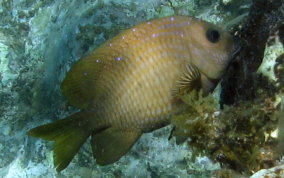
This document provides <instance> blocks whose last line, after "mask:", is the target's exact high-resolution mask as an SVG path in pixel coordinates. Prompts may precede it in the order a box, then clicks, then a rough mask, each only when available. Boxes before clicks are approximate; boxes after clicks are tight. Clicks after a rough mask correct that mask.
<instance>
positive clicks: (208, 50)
mask: <svg viewBox="0 0 284 178" xmlns="http://www.w3.org/2000/svg"><path fill="white" fill-rule="evenodd" d="M235 49H236V45H235V44H234V42H233V38H232V36H231V35H230V34H228V33H227V32H225V31H223V30H222V29H220V28H219V27H217V26H216V25H214V24H211V23H208V22H205V21H202V20H199V19H195V18H193V17H186V16H173V17H166V18H161V19H155V20H151V21H148V22H144V23H142V24H139V25H136V26H134V27H133V28H131V29H128V30H125V31H123V32H122V33H120V34H119V35H117V36H116V37H114V38H113V39H111V40H108V41H106V42H105V43H104V44H103V45H101V46H100V47H98V48H97V49H96V50H94V51H93V52H91V53H90V54H89V55H88V56H86V57H84V58H82V59H81V60H79V61H78V62H77V63H76V64H75V65H74V66H73V68H72V69H71V70H70V71H69V73H68V74H67V76H66V78H65V79H64V81H63V83H62V85H61V89H62V92H63V94H64V96H65V97H66V98H67V99H68V101H69V102H70V104H72V105H73V106H75V107H78V108H79V109H80V112H78V113H75V114H73V115H71V116H69V117H67V118H65V119H62V120H58V121H55V122H53V123H50V124H46V125H43V126H39V127H36V128H34V129H31V130H30V131H29V132H28V135H31V136H35V137H39V138H42V139H45V140H50V141H54V165H55V167H56V169H57V170H58V171H61V170H63V169H65V168H66V167H67V166H68V164H69V163H70V161H71V160H72V159H73V157H74V156H75V154H76V153H77V152H78V150H79V149H80V147H81V146H82V144H83V143H84V142H85V141H86V140H87V138H88V137H89V136H91V146H92V151H93V155H94V158H95V159H96V161H97V163H98V164H99V165H106V164H110V163H113V162H115V161H117V160H119V159H120V158H121V157H122V156H123V155H124V154H126V153H127V151H128V150H129V149H130V148H131V147H132V145H133V144H134V143H135V142H136V140H137V139H138V138H139V137H140V136H141V135H142V134H143V133H145V132H150V131H153V130H155V129H158V128H161V127H163V126H166V125H167V124H169V123H170V118H171V115H173V114H175V113H178V112H179V111H180V110H181V108H180V107H179V106H180V105H177V103H178V96H180V95H182V94H184V93H187V92H189V91H191V90H193V89H202V90H203V92H204V93H208V92H210V91H212V90H213V89H214V88H215V86H216V82H217V81H218V80H219V79H220V78H221V76H222V74H223V72H224V70H225V69H226V67H227V65H228V63H229V61H230V54H231V53H233V52H234V51H235Z"/></svg>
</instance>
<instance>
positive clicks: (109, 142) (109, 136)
mask: <svg viewBox="0 0 284 178" xmlns="http://www.w3.org/2000/svg"><path fill="white" fill-rule="evenodd" d="M141 134H142V133H141V131H140V130H134V129H131V130H119V129H116V128H113V127H110V128H108V129H106V130H103V131H102V132H99V133H94V134H93V135H92V140H91V145H92V150H93V155H94V157H95V159H96V161H97V163H98V164H99V165H107V164H111V163H114V162H116V161H118V160H119V159H120V158H121V157H122V156H123V155H124V154H126V153H127V152H128V150H129V149H130V148H131V147H132V145H133V144H134V143H135V142H136V140H137V139H138V138H139V137H140V136H141Z"/></svg>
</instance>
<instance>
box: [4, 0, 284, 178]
mask: <svg viewBox="0 0 284 178" xmlns="http://www.w3.org/2000/svg"><path fill="white" fill-rule="evenodd" d="M252 3H253V1H250V0H202V1H201V0H200V1H199V0H143V1H142V0H60V1H59V0H58V1H52V0H43V1H41V0H0V102H1V104H0V177H5V178H22V177H27V178H31V177H75V178H80V177H84V178H87V177H169V178H170V177H172V178H174V177H211V174H212V172H214V171H215V170H218V169H220V164H218V163H216V162H215V163H214V162H213V161H210V159H209V158H207V157H205V156H200V157H197V159H195V160H194V161H193V160H192V159H191V155H192V152H191V151H190V149H189V147H188V145H187V144H186V143H184V144H182V145H176V144H175V139H171V140H168V137H169V135H170V132H171V128H172V126H168V127H166V128H163V129H160V130H157V131H155V132H152V133H148V134H144V135H143V136H142V137H141V138H140V139H139V141H138V142H137V143H136V144H135V146H134V147H133V148H132V149H131V151H130V152H129V153H127V155H126V156H124V157H123V158H122V159H121V160H120V161H118V162H116V163H114V164H112V165H109V166H103V167H102V166H98V165H97V164H96V163H95V160H94V159H93V157H92V153H91V149H90V146H89V144H85V145H84V146H83V147H82V148H81V150H80V152H79V154H78V155H77V156H76V157H75V159H74V160H73V161H72V162H71V164H70V165H69V167H68V168H67V169H65V170H64V171H62V172H61V173H57V172H56V171H55V169H54V167H53V158H52V143H50V142H46V141H43V140H40V139H36V138H31V137H28V136H27V135H26V132H27V131H28V130H29V129H31V128H33V127H35V126H38V125H41V124H44V123H48V122H51V121H54V120H56V119H59V118H64V117H66V116H67V115H69V114H71V113H73V112H75V111H76V108H73V107H71V106H69V105H68V104H67V102H66V101H65V99H64V98H63V96H62V94H61V92H60V90H59V86H60V83H61V81H62V80H63V78H64V76H65V74H66V72H67V71H68V70H69V69H70V67H71V66H72V64H73V63H74V62H75V61H77V60H78V59H80V57H82V56H84V55H85V54H87V53H88V52H89V51H91V50H93V49H94V48H96V47H97V46H98V45H100V44H101V43H102V42H104V41H105V40H106V39H109V38H111V37H113V36H114V35H116V34H117V33H118V32H120V31H122V30H124V29H126V28H129V27H131V26H133V25H135V24H137V23H139V22H142V21H145V20H149V19H153V18H158V17H164V16H170V15H191V16H196V17H198V18H201V19H204V20H207V21H210V22H212V23H215V24H219V25H221V26H224V27H228V28H229V27H230V26H234V25H237V24H240V23H241V22H242V20H243V19H245V18H246V17H247V16H248V14H249V11H250V7H251V5H252ZM282 9H283V12H284V8H282ZM282 35H283V34H282ZM276 36H277V35H276ZM274 39H275V40H274V42H273V43H272V44H270V45H269V46H267V48H266V50H265V57H264V62H263V64H262V65H261V67H260V69H259V71H258V72H260V73H263V74H264V76H268V77H269V80H272V81H276V80H277V79H276V78H275V75H274V73H273V71H272V70H270V69H271V68H273V67H274V66H275V64H276V62H275V61H276V59H277V58H278V57H279V56H280V55H281V54H283V51H284V50H283V44H282V43H281V39H279V37H275V38H274ZM280 84H283V83H280ZM218 89H219V90H218ZM218 89H217V90H216V91H215V96H216V97H215V99H216V100H217V101H218V96H219V93H220V86H219V87H218ZM275 94H276V93H275ZM282 94H283V93H282ZM277 95H278V96H277V98H278V100H276V101H275V105H277V104H279V102H280V100H281V99H280V100H279V98H281V93H280V92H278V93H277ZM277 102H278V103H277ZM217 103H218V102H217ZM216 108H218V107H216ZM216 112H222V111H219V109H218V111H216ZM282 169H283V168H282Z"/></svg>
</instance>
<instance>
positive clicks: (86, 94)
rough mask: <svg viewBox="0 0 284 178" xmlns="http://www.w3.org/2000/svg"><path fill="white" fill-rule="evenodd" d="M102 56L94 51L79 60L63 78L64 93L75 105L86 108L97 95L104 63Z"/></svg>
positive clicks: (62, 88)
mask: <svg viewBox="0 0 284 178" xmlns="http://www.w3.org/2000/svg"><path fill="white" fill-rule="evenodd" d="M101 56H102V55H99V54H97V53H94V54H91V55H89V56H87V57H85V58H83V59H81V60H79V61H78V62H77V63H75V65H74V66H73V67H72V68H71V70H70V71H69V72H68V74H67V75H66V77H65V79H64V80H63V82H62V84H61V90H62V93H63V95H64V96H65V97H66V98H67V100H68V101H69V102H70V104H72V105H73V106H75V107H78V108H80V109H83V108H86V107H87V106H88V104H90V102H91V101H92V100H93V98H94V97H95V95H96V88H97V80H98V79H99V77H100V74H101V72H102V69H103V67H102V65H104V62H103V59H102V58H101Z"/></svg>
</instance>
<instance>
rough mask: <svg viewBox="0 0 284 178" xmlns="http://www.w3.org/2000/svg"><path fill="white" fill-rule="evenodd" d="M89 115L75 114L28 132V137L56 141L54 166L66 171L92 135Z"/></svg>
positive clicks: (58, 169) (83, 113)
mask: <svg viewBox="0 0 284 178" xmlns="http://www.w3.org/2000/svg"><path fill="white" fill-rule="evenodd" d="M86 117H88V114H87V113H85V112H78V113H75V114H73V115H71V116H69V117H67V118H65V119H62V120H58V121H55V122H53V123H49V124H46V125H42V126H39V127H36V128H33V129H31V130H30V131H28V135H30V136H34V137H39V138H42V139H45V140H49V141H54V149H53V151H54V154H53V157H54V166H55V168H56V170H57V171H61V170H63V169H65V168H66V167H67V166H68V165H69V163H70V162H71V160H72V159H73V157H74V156H75V154H76V153H77V152H78V151H79V149H80V147H81V146H82V145H83V144H84V142H85V141H86V140H87V138H88V137H89V136H90V135H91V132H92V130H93V129H92V128H91V127H90V126H91V125H90V124H89V123H88V118H86Z"/></svg>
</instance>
